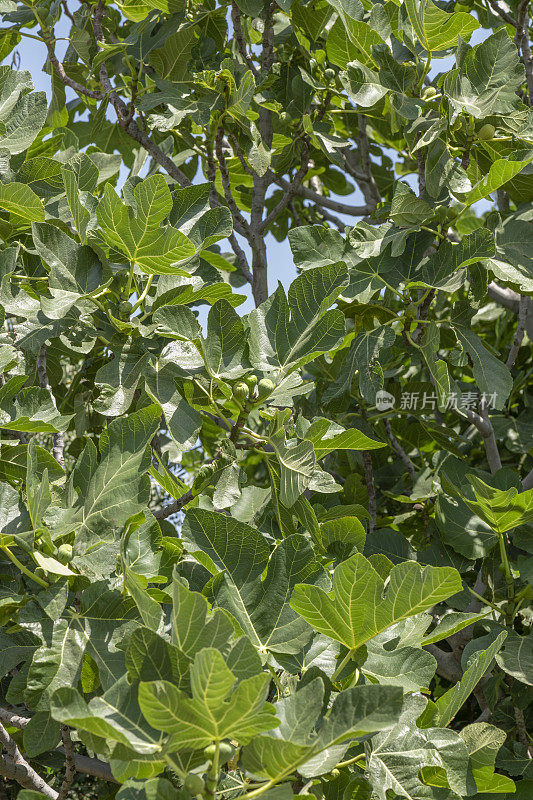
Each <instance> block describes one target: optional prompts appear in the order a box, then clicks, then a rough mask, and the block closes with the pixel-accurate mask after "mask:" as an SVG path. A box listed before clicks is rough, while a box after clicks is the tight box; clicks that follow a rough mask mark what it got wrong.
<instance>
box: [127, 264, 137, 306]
mask: <svg viewBox="0 0 533 800" xmlns="http://www.w3.org/2000/svg"><path fill="white" fill-rule="evenodd" d="M134 269H135V261H131V262H130V272H129V275H128V284H127V286H126V294H127V295H128V299H129V297H130V295H131V286H132V283H133V270H134Z"/></svg>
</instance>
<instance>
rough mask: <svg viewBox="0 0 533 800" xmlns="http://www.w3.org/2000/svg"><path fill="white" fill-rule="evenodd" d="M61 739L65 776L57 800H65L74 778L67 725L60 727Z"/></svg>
mask: <svg viewBox="0 0 533 800" xmlns="http://www.w3.org/2000/svg"><path fill="white" fill-rule="evenodd" d="M61 739H62V740H63V747H64V748H65V774H64V775H63V781H62V783H61V786H60V788H59V795H58V800H66V797H67V795H68V793H69V791H70V788H71V786H72V784H73V783H74V778H75V777H76V756H75V753H74V745H73V744H72V739H71V738H70V728H69V727H68V725H61Z"/></svg>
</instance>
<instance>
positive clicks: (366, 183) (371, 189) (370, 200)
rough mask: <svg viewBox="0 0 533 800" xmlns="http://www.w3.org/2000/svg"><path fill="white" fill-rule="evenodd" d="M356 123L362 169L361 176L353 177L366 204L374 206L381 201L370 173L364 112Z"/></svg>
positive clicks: (370, 165) (368, 146) (359, 115)
mask: <svg viewBox="0 0 533 800" xmlns="http://www.w3.org/2000/svg"><path fill="white" fill-rule="evenodd" d="M357 124H358V127H359V134H358V137H357V140H358V143H359V158H360V161H361V169H362V171H363V175H364V177H363V178H359V180H358V179H357V177H355V179H356V181H357V183H358V185H359V188H360V189H361V191H362V192H363V195H364V197H365V200H366V202H367V205H369V206H370V207H371V208H375V207H376V206H377V204H378V203H379V202H381V194H380V191H379V189H378V187H377V184H376V181H375V180H374V176H373V175H372V162H371V160H370V144H369V142H368V135H367V132H366V117H365V115H364V114H358V115H357Z"/></svg>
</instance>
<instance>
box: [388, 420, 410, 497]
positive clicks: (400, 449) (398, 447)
mask: <svg viewBox="0 0 533 800" xmlns="http://www.w3.org/2000/svg"><path fill="white" fill-rule="evenodd" d="M383 423H384V425H385V431H386V433H387V438H388V440H389V442H390V443H391V445H392V449H393V450H394V451H395V453H396V455H398V456H399V457H400V458H401V460H402V461H403V463H404V464H405V467H406V469H407V472H408V473H409V475H410V477H411V481H412V482H413V483H414V482H415V476H416V471H415V466H414V464H413V462H412V461H411V459H410V458H409V456H408V455H407V453H406V452H405V450H404V449H403V447H402V446H401V444H400V442H399V441H398V439H397V438H396V436H395V435H394V434H393V432H392V428H391V424H390V420H389V419H387V418H386V417H385V419H384V420H383Z"/></svg>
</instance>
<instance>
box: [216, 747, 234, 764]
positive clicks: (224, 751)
mask: <svg viewBox="0 0 533 800" xmlns="http://www.w3.org/2000/svg"><path fill="white" fill-rule="evenodd" d="M234 752H235V748H234V747H232V746H231V745H230V744H229V742H220V744H219V746H218V760H219V762H220V763H221V764H225V763H226V762H227V761H229V760H230V758H231V757H232V756H233V754H234Z"/></svg>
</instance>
